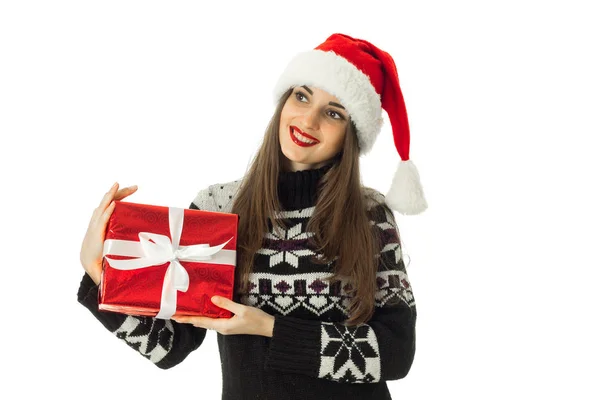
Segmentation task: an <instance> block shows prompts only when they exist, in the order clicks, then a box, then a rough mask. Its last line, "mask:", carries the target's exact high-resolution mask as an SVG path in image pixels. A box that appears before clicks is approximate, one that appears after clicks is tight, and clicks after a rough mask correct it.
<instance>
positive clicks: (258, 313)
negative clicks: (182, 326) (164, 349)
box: [171, 296, 275, 337]
mask: <svg viewBox="0 0 600 400" xmlns="http://www.w3.org/2000/svg"><path fill="white" fill-rule="evenodd" d="M211 301H212V302H213V303H214V304H216V305H217V306H219V307H221V308H224V309H226V310H229V311H231V312H232V313H233V314H235V315H234V316H233V317H231V318H210V317H197V316H182V317H171V319H173V320H175V321H177V322H179V323H187V324H192V325H194V326H196V327H198V328H204V329H210V330H214V331H217V332H219V333H220V334H222V335H240V334H246V335H260V336H266V337H272V336H273V326H274V323H275V317H273V316H272V315H270V314H267V313H266V312H264V311H263V310H260V309H258V308H256V307H249V306H246V305H244V304H239V303H236V302H234V301H231V300H229V299H228V298H226V297H221V296H213V297H212V298H211Z"/></svg>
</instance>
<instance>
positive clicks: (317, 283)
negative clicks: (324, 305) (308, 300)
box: [308, 279, 327, 294]
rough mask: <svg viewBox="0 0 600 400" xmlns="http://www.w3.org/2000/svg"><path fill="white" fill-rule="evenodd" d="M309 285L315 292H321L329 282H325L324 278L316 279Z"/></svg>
mask: <svg viewBox="0 0 600 400" xmlns="http://www.w3.org/2000/svg"><path fill="white" fill-rule="evenodd" d="M308 287H309V288H311V289H312V290H314V291H315V292H317V294H321V292H322V291H323V289H325V288H326V287H327V284H326V283H325V282H323V281H322V280H320V279H317V280H316V281H314V282H313V283H311V284H310V285H308Z"/></svg>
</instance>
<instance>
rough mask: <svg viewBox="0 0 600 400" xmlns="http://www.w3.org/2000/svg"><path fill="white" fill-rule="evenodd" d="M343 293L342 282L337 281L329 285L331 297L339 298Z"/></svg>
mask: <svg viewBox="0 0 600 400" xmlns="http://www.w3.org/2000/svg"><path fill="white" fill-rule="evenodd" d="M341 291H342V282H341V281H335V282H332V283H330V284H329V294H330V295H331V296H339V295H340V293H341Z"/></svg>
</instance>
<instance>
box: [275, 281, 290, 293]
mask: <svg viewBox="0 0 600 400" xmlns="http://www.w3.org/2000/svg"><path fill="white" fill-rule="evenodd" d="M275 288H276V289H277V290H279V291H280V292H281V293H285V292H287V291H288V290H290V289H291V288H292V287H291V286H290V285H288V283H287V282H286V281H281V282H279V283H278V284H277V285H275Z"/></svg>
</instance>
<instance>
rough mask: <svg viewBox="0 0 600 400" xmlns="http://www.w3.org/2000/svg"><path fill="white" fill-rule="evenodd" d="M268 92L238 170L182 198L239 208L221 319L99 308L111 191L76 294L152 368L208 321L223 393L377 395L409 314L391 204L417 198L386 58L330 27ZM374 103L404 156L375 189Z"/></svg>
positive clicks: (199, 338) (174, 357)
mask: <svg viewBox="0 0 600 400" xmlns="http://www.w3.org/2000/svg"><path fill="white" fill-rule="evenodd" d="M359 66H360V67H359ZM382 93H385V95H382ZM274 95H275V96H274V98H275V101H276V107H275V111H274V113H273V116H272V118H271V120H270V122H269V125H268V126H267V128H266V130H265V133H264V139H263V142H262V144H261V146H260V148H259V150H258V152H257V153H256V155H255V157H254V159H253V161H252V163H251V166H250V168H249V170H248V171H246V173H245V175H244V176H243V177H242V178H241V179H238V180H235V181H231V182H226V183H218V184H215V185H211V186H209V187H207V188H204V189H202V190H200V191H199V192H198V194H197V196H196V197H195V199H194V200H193V201H192V203H191V204H190V208H191V209H202V210H206V211H211V212H227V213H234V214H237V215H238V216H239V223H238V240H237V248H236V268H235V285H234V296H233V301H232V300H229V299H224V298H218V297H213V299H211V300H212V301H213V302H214V303H215V304H216V305H218V306H219V307H222V308H225V309H227V310H230V311H231V312H232V313H233V314H234V315H233V317H232V318H228V319H213V318H208V317H195V316H184V317H181V318H180V317H177V318H172V319H167V320H165V319H160V318H156V317H141V316H133V315H124V314H118V313H111V312H99V310H98V286H97V285H98V280H99V275H100V273H99V265H101V254H102V253H101V249H102V241H101V240H99V239H98V238H100V237H101V234H100V233H101V232H102V231H103V229H105V227H106V221H107V220H108V218H109V217H110V214H111V211H112V208H111V207H112V206H110V205H109V204H110V202H111V200H112V199H113V198H115V199H117V198H122V197H124V196H126V195H128V193H129V192H128V191H124V192H116V188H113V189H111V191H110V192H109V193H107V195H106V196H105V198H104V199H103V201H102V203H101V205H100V207H99V208H98V209H97V211H96V212H95V213H94V219H93V221H92V223H91V224H90V228H89V230H88V233H86V239H85V240H84V244H85V245H84V246H83V248H82V258H81V259H82V263H83V260H85V265H84V267H85V269H86V272H87V273H86V274H85V275H84V277H83V279H82V282H81V285H80V288H79V292H78V299H79V302H80V303H81V304H83V305H84V306H85V307H87V308H88V309H89V310H90V311H91V312H92V313H93V315H94V316H95V317H96V318H97V319H98V320H99V321H101V322H102V324H103V325H104V326H105V327H106V328H107V329H109V330H110V331H111V332H113V333H114V334H115V335H116V336H117V337H118V338H119V339H121V340H123V341H124V342H126V343H127V344H128V345H129V346H131V347H132V348H133V349H135V350H136V351H138V352H139V353H140V354H141V355H143V356H144V357H146V358H148V359H149V360H150V361H152V362H153V363H154V364H155V365H156V366H157V367H159V368H163V369H165V368H172V367H174V366H175V365H177V364H179V363H181V362H182V361H183V360H184V359H185V358H186V357H187V356H188V355H189V354H190V353H191V352H193V351H194V350H196V349H197V348H198V347H199V346H200V345H201V344H202V343H203V342H204V338H205V336H206V331H207V329H214V330H216V331H217V332H218V335H217V340H218V345H219V351H220V356H221V367H222V371H223V397H222V399H224V400H233V399H236V400H238V399H256V398H260V399H267V398H268V399H282V398H285V399H317V400H318V399H327V400H336V399H338V400H341V399H344V400H346V399H358V400H360V399H382V400H383V399H390V398H391V397H390V393H389V390H388V386H387V383H386V382H387V381H391V380H396V379H401V378H404V377H405V376H406V375H407V374H408V373H409V371H410V369H411V367H412V364H413V359H414V356H415V343H416V340H415V334H416V319H417V310H416V305H415V300H414V296H413V290H412V286H411V284H410V280H409V278H408V275H407V271H406V266H405V265H404V260H403V257H402V249H401V246H400V236H399V232H398V227H397V224H396V221H395V218H394V214H393V212H392V209H396V210H398V211H400V212H403V213H405V214H416V213H419V212H421V211H423V210H425V208H426V207H427V203H426V202H425V199H424V197H423V193H422V189H421V186H420V180H419V176H418V173H417V171H416V168H414V166H413V165H412V163H411V162H410V161H409V160H408V142H409V133H408V121H407V118H406V110H405V109H404V102H403V99H402V94H401V92H400V87H399V83H398V76H397V72H396V67H395V64H394V61H393V60H392V59H391V57H390V56H389V54H387V53H385V52H383V51H381V50H379V49H378V48H377V47H375V46H374V45H373V44H371V43H369V42H366V41H364V40H361V39H354V38H352V37H350V36H348V35H343V34H334V35H331V36H330V37H329V38H327V40H326V41H325V42H324V43H322V44H321V45H319V46H318V47H317V48H315V49H314V50H311V51H309V52H305V53H300V54H299V55H297V56H296V57H295V58H294V59H292V61H291V62H290V63H289V65H288V67H287V68H286V69H285V71H284V72H283V74H282V75H281V77H280V79H279V81H278V82H277V84H276V87H275V91H274ZM382 107H383V108H384V109H385V110H386V111H387V113H388V115H389V116H390V121H391V122H392V129H393V134H394V143H395V144H396V147H397V149H398V153H399V155H400V157H401V158H402V160H403V161H402V162H401V163H400V166H399V168H398V170H397V172H396V176H395V177H394V182H393V183H392V187H391V189H390V192H389V193H388V195H387V196H384V195H383V194H382V193H380V192H378V191H377V190H374V189H371V188H368V187H364V186H363V185H362V184H361V176H360V163H359V156H360V155H362V154H365V153H367V152H368V151H369V150H370V149H371V147H372V146H373V143H374V141H375V139H376V137H377V135H378V133H379V131H380V129H381V112H382ZM98 259H100V262H98ZM350 383H352V385H350ZM298 388H302V390H301V391H299V390H297V389H298Z"/></svg>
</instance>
